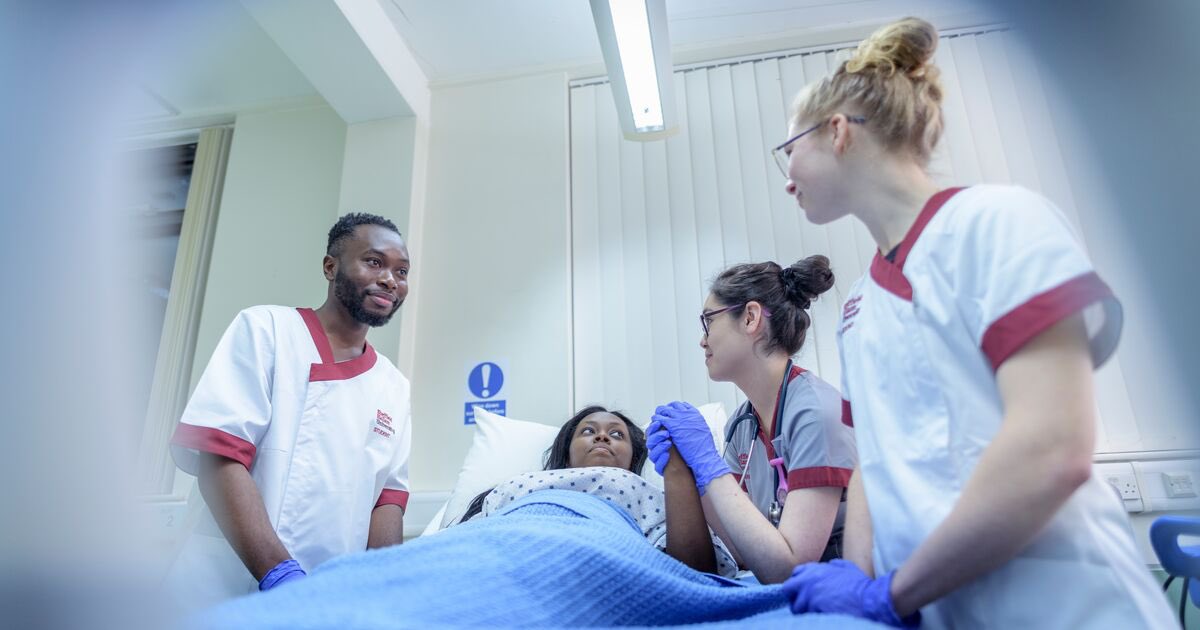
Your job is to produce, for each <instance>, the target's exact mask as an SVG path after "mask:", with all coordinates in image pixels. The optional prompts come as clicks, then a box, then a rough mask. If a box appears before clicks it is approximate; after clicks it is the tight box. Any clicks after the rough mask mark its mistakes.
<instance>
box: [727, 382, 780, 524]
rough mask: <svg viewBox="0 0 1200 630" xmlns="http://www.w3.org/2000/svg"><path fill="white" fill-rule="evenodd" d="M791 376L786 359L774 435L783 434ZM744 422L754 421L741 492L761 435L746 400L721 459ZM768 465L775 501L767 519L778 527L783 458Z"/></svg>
mask: <svg viewBox="0 0 1200 630" xmlns="http://www.w3.org/2000/svg"><path fill="white" fill-rule="evenodd" d="M791 375H792V361H791V359H788V362H787V367H786V368H784V371H783V382H782V383H780V385H779V395H778V396H777V397H776V400H777V401H778V402H777V403H776V405H775V422H774V423H773V424H772V427H773V433H775V435H781V434H784V433H785V432H784V431H783V428H784V427H783V419H784V407H785V406H786V403H787V386H788V383H789V382H790V381H791V378H790V377H791ZM744 420H754V421H755V422H754V435H752V436H751V438H750V449H749V451H748V452H747V454H746V463H744V464H742V474H741V481H740V482H739V486H740V487H741V488H742V489H743V490H746V485H745V484H746V471H747V470H748V469H749V468H750V460H751V459H752V458H753V457H754V443H755V442H757V441H758V440H759V436H760V435H761V434H762V427H761V424H760V423H759V422H758V417H757V415H756V414H755V412H754V404H753V403H751V402H750V401H748V400H747V401H746V411H745V412H744V413H742V414H741V415H739V416H738V417H737V418H735V419H734V421H733V426H732V427H730V429H729V430H728V431H727V432H726V435H725V453H722V454H721V458H722V459H724V458H725V454H726V453H728V452H729V444H730V442H731V441H732V439H733V436H734V434H736V433H737V429H738V427H739V426H740V425H741V423H742V422H743V421H744ZM768 463H769V464H770V467H771V472H772V473H773V474H774V477H775V488H776V491H775V500H774V501H772V502H771V507H770V509H769V510H768V511H767V518H768V519H769V520H770V521H771V523H772V524H773V525H775V526H776V527H778V526H779V519H780V518H781V516H782V514H783V501H784V498H785V497H786V496H787V493H788V490H789V488H788V484H787V473H782V475H781V472H782V470H783V458H782V457H776V458H774V459H771V460H770V461H769V462H768Z"/></svg>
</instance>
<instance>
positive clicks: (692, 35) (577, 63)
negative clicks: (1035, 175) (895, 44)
mask: <svg viewBox="0 0 1200 630" xmlns="http://www.w3.org/2000/svg"><path fill="white" fill-rule="evenodd" d="M379 1H380V2H381V3H382V5H383V7H384V10H385V11H386V12H387V14H388V17H390V18H391V20H392V23H393V25H394V26H395V28H396V30H397V31H398V32H399V33H400V35H401V36H402V37H403V38H404V40H405V41H406V42H407V43H408V46H409V49H410V50H411V51H412V52H413V54H414V56H416V58H417V59H418V61H419V63H420V64H421V66H422V69H423V70H424V72H425V74H426V76H427V77H428V78H429V80H430V82H431V83H433V84H438V83H454V82H460V81H470V80H479V79H487V78H494V77H498V76H511V75H518V74H528V73H533V72H542V71H549V70H566V71H568V72H570V73H571V74H572V75H573V76H575V77H578V76H589V75H596V74H602V73H603V66H602V59H601V55H600V45H599V43H598V42H597V40H596V31H595V28H594V27H593V25H592V13H591V9H590V7H589V4H588V2H587V0H437V1H436V2H435V1H431V0H379ZM666 4H667V15H668V28H669V30H670V37H671V45H672V50H673V52H674V57H675V59H674V61H675V63H677V64H679V63H690V62H695V61H702V60H704V61H706V60H711V59H714V58H721V57H728V56H734V55H741V54H750V53H759V52H768V51H771V50H781V49H790V48H797V47H802V46H808V45H816V44H829V43H837V42H840V41H846V40H847V39H850V38H858V37H862V35H863V34H865V33H866V32H869V30H870V29H871V28H873V27H874V26H877V25H879V24H881V23H884V22H887V21H889V20H892V19H895V18H899V17H904V16H906V15H919V16H921V17H923V18H925V19H927V20H930V21H931V22H933V23H934V25H935V26H937V27H938V28H940V29H946V28H956V27H962V26H975V25H978V24H979V23H981V22H983V21H988V18H987V17H986V16H984V15H983V14H982V10H981V9H980V8H979V6H978V5H977V3H976V2H975V1H974V0H667V3H666ZM831 38H832V39H831ZM714 55H715V56H714Z"/></svg>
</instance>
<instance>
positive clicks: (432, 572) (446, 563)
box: [192, 490, 877, 628]
mask: <svg viewBox="0 0 1200 630" xmlns="http://www.w3.org/2000/svg"><path fill="white" fill-rule="evenodd" d="M786 603H787V602H786V598H785V596H784V595H783V593H782V591H781V590H780V589H779V587H777V586H747V585H743V584H740V583H737V582H733V581H731V580H726V579H724V578H720V577H718V576H714V575H709V574H705V573H699V572H697V571H694V570H692V569H690V568H688V567H687V566H685V565H684V564H682V563H680V562H678V561H676V560H675V559H673V558H671V557H670V556H668V555H666V554H665V553H662V552H661V551H658V550H656V549H654V548H653V547H651V546H650V545H649V544H647V542H646V539H645V538H644V537H643V536H642V532H641V530H640V529H638V528H637V526H636V525H635V524H634V523H633V521H632V519H631V518H630V517H629V516H628V515H627V514H625V513H624V512H622V511H621V510H620V509H618V508H615V507H613V506H612V505H611V504H610V503H608V502H605V501H601V500H599V499H596V498H594V497H591V496H589V495H586V494H582V493H578V492H566V491H562V490H544V491H541V492H536V493H534V494H532V495H530V496H529V497H526V498H525V499H522V500H520V501H517V502H514V503H513V504H512V505H510V506H509V507H508V508H507V509H506V510H504V511H503V512H502V513H501V514H499V515H495V516H491V517H489V518H485V519H481V520H476V521H472V522H469V523H465V524H463V525H459V526H456V527H453V528H451V529H448V530H446V531H444V532H441V533H439V534H437V535H435V536H427V537H423V538H419V539H417V540H414V541H412V542H409V543H405V544H404V545H401V546H397V547H391V548H388V549H381V550H372V551H366V552H363V553H356V554H351V555H348V556H343V557H341V558H337V559H335V560H331V561H329V562H327V563H325V564H324V565H322V566H321V567H319V568H318V569H317V570H316V571H314V572H313V573H312V575H310V576H309V577H307V578H304V579H302V580H298V581H296V582H292V583H288V584H286V585H284V586H281V587H279V588H277V589H275V590H273V591H270V592H267V593H260V594H255V595H250V596H247V597H243V598H240V599H236V600H233V601H231V602H227V603H225V604H223V605H221V606H218V607H216V608H213V609H211V610H209V611H206V612H205V613H204V614H202V615H200V616H198V617H196V618H195V619H193V620H192V621H193V625H194V626H195V627H200V628H396V627H429V626H489V627H503V626H509V627H516V626H520V627H574V626H667V625H679V624H694V623H702V622H716V623H705V624H704V627H726V626H732V625H738V626H744V627H755V628H761V627H781V628H782V627H787V628H856V627H863V628H871V627H877V626H875V624H872V623H869V622H865V621H861V620H857V619H851V618H848V617H843V616H838V615H802V616H793V615H792V614H791V613H790V611H788V609H787V606H786Z"/></svg>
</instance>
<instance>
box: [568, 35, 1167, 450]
mask: <svg viewBox="0 0 1200 630" xmlns="http://www.w3.org/2000/svg"><path fill="white" fill-rule="evenodd" d="M848 53H849V49H847V48H845V47H832V48H830V49H828V50H814V51H804V52H796V53H790V54H780V55H779V56H776V57H772V58H757V59H754V60H737V61H731V62H728V63H714V64H711V65H706V66H704V67H696V68H690V69H682V70H679V71H677V72H675V73H674V82H675V95H676V102H677V107H678V121H679V125H680V128H681V129H680V131H679V133H677V134H675V135H674V136H672V137H670V138H668V139H666V140H663V141H656V142H645V143H642V142H630V141H626V140H624V139H623V138H622V135H621V132H620V129H619V126H618V122H617V117H616V112H615V109H614V105H613V99H612V94H611V92H610V90H609V85H608V84H607V83H606V82H602V81H597V82H593V83H588V82H578V83H576V84H574V85H573V86H572V87H571V99H570V102H571V105H570V107H571V187H572V189H571V226H572V227H571V229H572V317H573V322H572V324H573V329H572V330H573V333H572V335H573V353H574V355H573V356H574V358H573V365H574V388H575V390H574V400H575V402H576V404H577V406H582V405H584V404H589V403H599V404H604V405H607V406H610V407H615V408H619V409H623V410H625V411H627V412H629V413H630V414H632V416H633V417H635V418H636V419H637V420H639V421H642V422H644V421H647V420H648V419H649V417H650V414H651V413H652V411H653V409H654V407H655V406H657V405H659V404H662V403H665V402H669V401H671V400H676V399H681V400H686V401H689V402H692V403H694V404H697V405H699V404H702V403H706V402H717V401H719V402H722V403H724V405H725V409H726V411H727V412H732V410H733V409H734V407H735V406H736V405H738V404H740V403H741V402H742V401H743V400H744V397H743V396H742V395H741V393H740V392H739V391H737V389H736V388H735V387H733V385H731V384H729V383H714V382H712V381H710V380H709V379H708V375H707V371H706V369H705V366H704V356H703V353H702V351H701V349H700V347H699V340H700V335H701V329H700V324H699V319H698V317H699V313H700V310H701V304H702V303H703V301H704V299H705V297H706V295H707V290H708V285H709V282H710V281H711V280H712V278H713V277H715V276H716V274H717V273H719V272H720V271H721V270H722V269H724V268H725V267H727V266H729V265H732V264H736V263H741V262H759V261H765V260H774V261H776V262H778V263H780V264H781V265H784V266H786V265H788V264H790V263H792V262H794V261H796V260H798V259H800V258H803V257H805V256H809V255H812V254H824V255H826V256H828V257H829V259H830V260H831V261H832V264H833V270H834V274H835V276H836V282H835V286H834V288H833V289H832V290H831V291H830V292H829V293H826V294H825V295H823V296H822V297H821V298H820V299H819V300H817V301H816V302H814V304H813V306H812V310H811V315H812V322H813V323H812V328H811V329H810V331H809V336H808V340H807V342H806V343H805V345H804V347H803V349H802V350H801V351H800V353H799V354H798V355H797V357H796V360H797V362H798V363H799V364H800V365H802V366H804V367H806V368H808V369H811V370H813V371H814V372H816V373H817V374H819V375H820V376H821V377H822V378H824V379H825V380H827V381H829V382H830V383H832V384H833V385H835V386H840V377H841V375H840V370H841V367H840V364H839V360H838V354H837V340H836V328H837V321H838V309H839V307H840V304H841V303H842V301H843V300H844V299H845V297H846V294H847V291H848V289H849V287H850V285H851V284H852V283H853V282H854V281H855V280H856V279H857V278H858V277H860V276H861V275H862V274H863V273H864V272H865V271H866V270H867V268H868V265H869V262H870V260H871V257H872V256H873V255H874V253H875V249H876V248H875V243H874V241H873V240H872V239H871V237H870V235H869V234H868V233H867V231H866V229H865V228H864V227H863V226H862V225H861V224H860V223H859V222H858V221H855V220H852V219H842V220H839V221H835V222H833V223H831V224H829V225H825V226H816V225H812V224H810V223H808V222H807V221H806V220H805V219H804V217H803V213H802V211H801V210H800V209H799V208H798V207H797V206H796V203H795V201H794V200H793V199H792V198H790V197H789V196H788V195H787V194H786V193H785V191H784V185H785V180H784V178H783V176H782V174H781V173H779V171H778V169H777V168H776V166H775V165H774V163H773V162H772V160H771V158H770V155H769V151H770V149H771V148H772V147H774V146H776V145H778V144H779V143H780V142H782V141H783V140H785V139H786V133H787V124H786V121H787V113H788V111H789V107H790V103H791V101H792V99H793V98H794V96H795V95H796V93H797V92H799V90H800V89H801V88H802V87H803V86H804V85H806V84H807V83H809V82H811V81H814V80H817V79H819V78H821V77H822V76H824V75H825V74H827V73H829V72H831V71H833V70H834V69H835V68H836V66H837V64H838V63H840V62H841V61H842V60H843V59H844V58H845V57H846V56H847V55H848ZM935 63H936V64H937V65H938V66H939V67H940V68H941V70H942V83H943V86H944V88H945V101H944V112H945V134H944V136H943V138H942V141H941V143H940V145H939V148H938V150H937V152H936V153H935V155H934V156H933V160H932V162H931V165H930V170H931V173H932V175H933V177H934V178H935V180H936V181H937V182H938V183H939V184H941V185H946V186H949V185H971V184H975V183H980V182H985V181H986V182H991V183H1014V184H1019V185H1022V186H1025V187H1027V188H1030V189H1032V190H1036V191H1039V192H1041V193H1043V194H1045V195H1047V196H1048V197H1049V198H1051V199H1052V200H1053V201H1055V203H1057V204H1058V205H1059V206H1060V207H1061V208H1062V209H1063V210H1064V212H1066V214H1067V215H1068V217H1069V218H1070V219H1071V220H1072V221H1073V222H1074V223H1075V225H1076V228H1077V229H1078V227H1079V215H1078V212H1077V211H1076V208H1075V203H1074V198H1073V195H1072V193H1071V186H1070V185H1069V182H1068V181H1067V176H1066V169H1065V168H1064V163H1063V155H1062V150H1061V148H1060V147H1059V145H1058V141H1057V139H1056V136H1055V133H1054V125H1053V121H1052V118H1051V109H1050V107H1049V105H1048V104H1047V99H1046V97H1045V95H1044V90H1043V86H1042V82H1041V78H1040V77H1039V75H1038V72H1037V66H1036V64H1035V63H1034V62H1033V59H1032V58H1030V57H1029V56H1028V54H1027V53H1026V52H1025V50H1024V48H1023V47H1022V46H1020V45H1019V44H1018V43H1017V41H1016V37H1015V35H1014V34H1013V33H1012V32H1010V31H1008V30H1005V29H996V30H986V29H985V30H979V31H975V32H959V33H953V34H946V35H943V36H942V38H941V41H940V43H939V46H938V52H937V55H936V57H935ZM1097 379H1098V383H1097V388H1096V389H1097V395H1098V403H1099V409H1100V413H1101V425H1102V426H1101V430H1100V436H1099V437H1100V441H1099V447H1100V450H1102V451H1103V450H1131V447H1133V449H1136V448H1137V447H1140V446H1144V445H1143V444H1141V443H1140V442H1139V441H1138V440H1137V437H1138V429H1137V427H1136V425H1135V423H1134V417H1133V413H1132V409H1131V405H1130V402H1129V396H1128V393H1127V391H1126V387H1125V383H1124V380H1123V378H1122V375H1121V367H1120V363H1119V361H1118V360H1116V359H1114V360H1112V361H1110V362H1109V364H1108V365H1107V366H1106V367H1105V368H1104V369H1103V370H1101V371H1100V373H1098V375H1097ZM1113 438H1117V439H1118V441H1120V440H1123V442H1121V443H1119V444H1117V443H1115V442H1114V441H1113ZM1135 442H1136V444H1135Z"/></svg>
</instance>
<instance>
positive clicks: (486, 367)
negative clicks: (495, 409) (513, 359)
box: [479, 363, 492, 398]
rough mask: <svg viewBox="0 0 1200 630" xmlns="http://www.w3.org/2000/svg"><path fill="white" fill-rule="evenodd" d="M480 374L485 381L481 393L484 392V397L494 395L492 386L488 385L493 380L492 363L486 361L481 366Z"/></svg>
mask: <svg viewBox="0 0 1200 630" xmlns="http://www.w3.org/2000/svg"><path fill="white" fill-rule="evenodd" d="M479 376H480V380H482V381H483V391H482V392H480V393H481V394H483V397H484V398H487V397H488V396H491V395H492V394H491V388H489V387H488V383H489V382H491V380H492V364H491V363H484V364H483V365H481V366H479Z"/></svg>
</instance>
